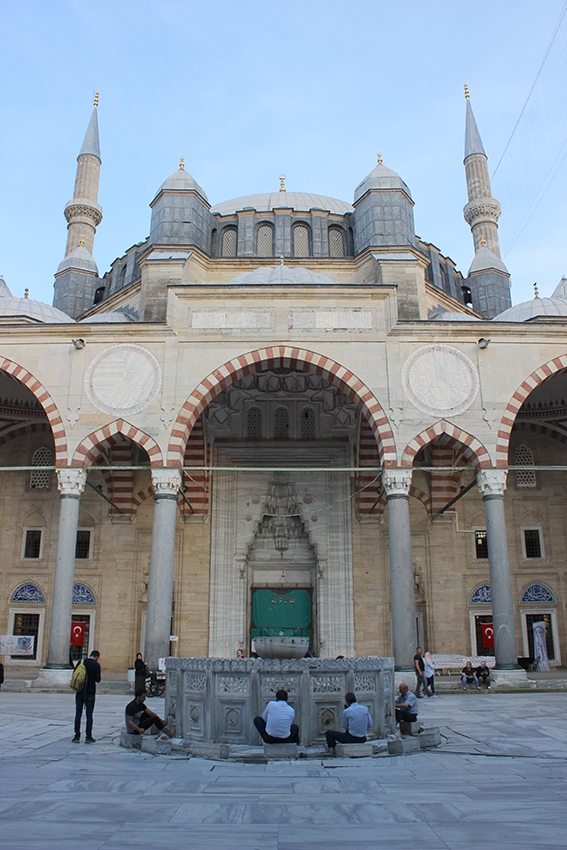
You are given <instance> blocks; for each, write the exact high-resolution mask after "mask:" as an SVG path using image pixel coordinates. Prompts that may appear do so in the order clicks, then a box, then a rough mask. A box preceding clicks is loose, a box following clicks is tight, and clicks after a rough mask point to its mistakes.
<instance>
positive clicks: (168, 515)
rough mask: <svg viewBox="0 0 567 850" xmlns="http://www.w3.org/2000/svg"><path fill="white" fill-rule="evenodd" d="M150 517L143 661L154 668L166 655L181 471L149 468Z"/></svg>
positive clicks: (171, 604) (169, 629)
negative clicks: (152, 500) (150, 528)
mask: <svg viewBox="0 0 567 850" xmlns="http://www.w3.org/2000/svg"><path fill="white" fill-rule="evenodd" d="M152 484H153V488H154V520H153V526H152V546H151V554H150V578H149V583H148V610H147V614H146V645H145V649H144V652H145V655H144V658H145V660H146V664H148V666H149V667H150V669H152V670H156V669H157V666H158V659H159V658H162V657H164V656H168V655H169V636H170V634H171V612H172V606H173V578H174V568H175V525H176V521H177V497H178V492H179V487H180V486H181V473H180V472H179V470H177V469H159V470H152Z"/></svg>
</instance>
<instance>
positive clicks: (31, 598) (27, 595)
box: [10, 581, 45, 605]
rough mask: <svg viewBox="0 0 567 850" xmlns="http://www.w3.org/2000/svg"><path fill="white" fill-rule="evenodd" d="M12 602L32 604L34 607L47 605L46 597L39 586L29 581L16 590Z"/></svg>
mask: <svg viewBox="0 0 567 850" xmlns="http://www.w3.org/2000/svg"><path fill="white" fill-rule="evenodd" d="M10 602H25V603H26V604H29V603H30V602H31V603H33V604H34V605H43V604H44V603H45V596H44V595H43V591H42V590H41V588H39V587H38V586H37V584H34V583H33V582H31V581H29V582H26V583H25V584H21V585H20V586H19V587H17V588H16V589H15V591H14V592H13V593H12V597H11V599H10Z"/></svg>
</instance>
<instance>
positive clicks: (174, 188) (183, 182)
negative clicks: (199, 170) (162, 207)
mask: <svg viewBox="0 0 567 850" xmlns="http://www.w3.org/2000/svg"><path fill="white" fill-rule="evenodd" d="M167 191H169V192H197V194H198V195H200V196H201V197H202V198H203V200H204V201H206V202H207V203H209V199H208V198H207V194H206V192H205V191H204V190H203V189H201V187H200V186H199V184H198V183H197V181H196V180H195V178H194V177H191V175H190V174H189V172H188V171H185V168H184V167H183V166H181V167H180V168H178V170H177V171H175V172H174V173H173V174H171V175H170V176H169V177H168V178H167V180H166V181H165V182H164V183H162V184H161V186H160V187H159V189H158V190H157V192H156V198H157V196H158V195H159V193H160V192H167Z"/></svg>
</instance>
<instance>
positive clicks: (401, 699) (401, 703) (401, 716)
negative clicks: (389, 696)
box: [395, 682, 417, 723]
mask: <svg viewBox="0 0 567 850" xmlns="http://www.w3.org/2000/svg"><path fill="white" fill-rule="evenodd" d="M398 690H399V692H400V695H399V696H397V697H396V699H395V703H396V705H395V709H396V723H399V722H400V721H401V720H404V721H405V722H406V723H415V721H416V720H417V697H416V696H415V694H412V692H411V691H410V689H409V685H408V684H407V682H400V685H399V687H398Z"/></svg>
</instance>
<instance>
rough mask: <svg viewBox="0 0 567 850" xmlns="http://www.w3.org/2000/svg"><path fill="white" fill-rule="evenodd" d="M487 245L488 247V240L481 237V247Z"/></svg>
mask: <svg viewBox="0 0 567 850" xmlns="http://www.w3.org/2000/svg"><path fill="white" fill-rule="evenodd" d="M485 245H486V239H485V238H484V236H483V235H481V237H480V247H481V248H484V246H485Z"/></svg>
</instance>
